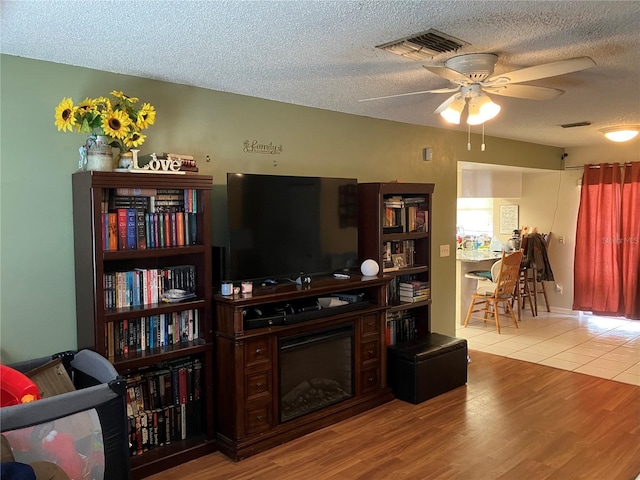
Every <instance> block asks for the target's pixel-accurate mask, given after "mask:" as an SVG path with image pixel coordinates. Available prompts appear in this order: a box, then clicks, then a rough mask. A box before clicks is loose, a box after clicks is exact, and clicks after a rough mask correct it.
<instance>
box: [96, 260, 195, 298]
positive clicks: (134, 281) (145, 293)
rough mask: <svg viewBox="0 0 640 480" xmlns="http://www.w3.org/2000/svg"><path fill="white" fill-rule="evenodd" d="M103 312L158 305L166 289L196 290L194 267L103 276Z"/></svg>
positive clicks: (164, 268) (141, 269) (175, 267)
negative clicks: (105, 310)
mask: <svg viewBox="0 0 640 480" xmlns="http://www.w3.org/2000/svg"><path fill="white" fill-rule="evenodd" d="M103 281H104V306H105V308H106V309H113V308H123V307H137V306H141V305H153V304H156V303H159V302H160V300H161V299H162V295H163V294H164V292H166V291H167V290H171V289H176V288H177V289H180V290H184V291H186V292H189V293H193V292H195V290H196V267H195V265H176V266H172V267H163V268H150V269H143V268H137V269H134V270H128V271H123V272H108V273H105V274H104V275H103Z"/></svg>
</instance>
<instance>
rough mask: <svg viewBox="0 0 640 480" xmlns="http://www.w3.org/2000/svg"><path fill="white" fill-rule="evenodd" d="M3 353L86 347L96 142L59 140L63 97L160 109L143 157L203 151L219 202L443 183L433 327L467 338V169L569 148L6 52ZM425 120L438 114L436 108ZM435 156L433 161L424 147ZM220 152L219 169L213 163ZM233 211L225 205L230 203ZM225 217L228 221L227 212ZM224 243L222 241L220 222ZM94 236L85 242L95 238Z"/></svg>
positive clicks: (1, 67)
mask: <svg viewBox="0 0 640 480" xmlns="http://www.w3.org/2000/svg"><path fill="white" fill-rule="evenodd" d="M0 75H1V78H0V81H1V83H0V89H1V90H0V92H1V104H0V114H1V115H0V162H1V163H0V184H1V189H0V220H1V223H0V249H1V250H0V254H1V258H0V353H1V355H2V361H3V362H5V363H11V362H15V361H20V360H24V359H28V358H34V357H39V356H43V355H48V354H51V353H54V352H57V351H61V350H66V349H74V348H76V333H75V322H76V319H75V297H74V295H75V293H74V269H73V232H72V229H73V227H72V211H71V174H72V173H73V172H74V171H75V170H76V169H77V156H78V155H77V150H78V147H79V146H80V145H81V144H82V143H84V140H85V138H84V137H83V136H82V135H81V134H77V133H64V134H63V133H60V132H58V131H57V129H56V127H55V125H54V110H55V107H56V106H57V105H58V103H59V102H60V100H61V99H62V98H63V97H71V98H73V100H74V101H75V102H76V103H77V102H80V101H81V100H83V99H84V98H85V97H87V96H88V97H96V96H100V95H108V94H109V92H111V91H112V90H122V91H124V92H125V93H126V94H128V95H130V96H136V97H139V98H140V99H141V101H144V102H149V103H151V104H152V105H154V106H155V107H156V110H157V122H156V125H154V126H153V127H151V128H150V129H149V130H147V133H148V140H147V142H146V143H145V144H144V145H143V146H142V149H141V154H148V153H151V152H154V151H155V152H158V153H160V152H165V151H171V152H178V153H191V154H193V155H195V156H196V158H197V160H198V164H199V168H200V171H201V173H203V174H209V175H213V177H214V182H215V183H216V188H215V194H214V197H219V193H220V192H221V191H222V189H223V187H222V184H224V182H225V178H226V173H227V172H250V173H273V174H287V175H318V176H336V177H342V176H344V177H356V178H358V180H359V181H389V180H398V181H401V182H432V183H435V184H436V188H435V195H434V202H433V203H434V214H433V219H432V222H433V225H432V229H433V253H432V256H433V273H432V278H433V285H432V293H433V298H434V302H433V307H432V316H433V325H432V327H433V330H434V331H438V332H441V333H445V334H453V333H454V331H455V290H456V287H455V256H453V255H452V256H449V257H444V258H440V257H439V256H438V252H439V245H441V244H449V245H450V247H451V252H452V253H453V252H454V245H453V242H454V238H455V218H456V163H457V161H459V160H465V161H474V162H482V163H497V164H504V165H517V166H524V167H539V168H550V169H555V168H559V160H558V159H559V158H560V155H561V153H562V150H561V149H558V148H554V147H546V146H540V145H534V144H528V143H521V142H515V141H508V140H501V139H495V138H487V148H488V151H487V152H480V151H479V145H480V138H479V136H478V135H473V136H472V142H473V145H474V150H473V151H471V152H467V150H466V145H467V135H466V133H463V132H452V131H448V130H443V129H435V128H428V127H421V126H416V125H408V124H402V123H397V122H390V121H384V120H375V119H371V118H366V117H360V116H355V115H347V114H341V113H336V112H330V111H326V110H319V109H313V108H307V107H300V106H295V105H290V104H285V103H279V102H272V101H268V100H264V99H258V98H252V97H246V96H241V95H233V94H228V93H221V92H216V91H211V90H205V89H201V88H195V87H189V86H184V85H177V84H172V83H166V82H161V81H156V80H149V79H142V78H136V77H130V76H125V75H119V74H113V73H106V72H100V71H95V70H89V69H85V68H78V67H70V66H65V65H59V64H53V63H49V62H43V61H36V60H28V59H22V58H18V57H11V56H6V55H3V56H1V57H0ZM425 114H427V113H425ZM245 140H249V141H252V140H257V141H258V142H261V143H269V142H272V143H274V144H278V145H282V146H283V152H282V154H280V155H258V154H248V153H245V152H243V142H244V141H245ZM427 146H428V147H431V148H432V149H433V160H432V161H431V162H423V161H422V149H423V148H424V147H427ZM206 155H209V156H210V158H211V161H210V162H209V163H207V162H206V161H205V160H204V158H205V156H206ZM218 210H221V209H218ZM219 216H220V215H218V217H219ZM220 220H221V219H220V218H214V220H213V227H214V238H219V236H218V234H217V233H216V230H215V226H216V224H217V222H219V221H220ZM88 240H89V239H88V238H87V241H88Z"/></svg>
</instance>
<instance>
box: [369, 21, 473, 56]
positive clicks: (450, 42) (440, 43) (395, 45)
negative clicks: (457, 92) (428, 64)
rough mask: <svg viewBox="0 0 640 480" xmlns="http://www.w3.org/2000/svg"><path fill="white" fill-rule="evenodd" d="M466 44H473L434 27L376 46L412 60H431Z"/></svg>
mask: <svg viewBox="0 0 640 480" xmlns="http://www.w3.org/2000/svg"><path fill="white" fill-rule="evenodd" d="M465 45H471V44H470V43H468V42H465V41H464V40H459V39H457V38H455V37H452V36H451V35H447V34H446V33H442V32H439V31H438V30H434V29H433V28H432V29H429V30H427V31H426V32H422V33H419V34H416V35H411V36H409V37H406V38H401V39H400V40H394V41H393V42H389V43H385V44H384V45H378V46H377V47H376V48H380V49H382V50H386V51H388V52H391V53H395V54H396V55H400V56H403V57H406V58H410V59H411V60H430V59H431V58H433V56H434V55H438V54H441V53H450V52H456V51H457V50H458V49H459V48H461V47H464V46H465Z"/></svg>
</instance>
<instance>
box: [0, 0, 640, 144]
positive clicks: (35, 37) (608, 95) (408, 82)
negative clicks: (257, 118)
mask: <svg viewBox="0 0 640 480" xmlns="http://www.w3.org/2000/svg"><path fill="white" fill-rule="evenodd" d="M639 25H640V1H577V2H562V1H550V2H547V1H525V2H523V1H402V0H397V1H393V0H387V1H373V0H363V1H352V0H337V1H327V0H315V1H312V0H297V1H270V0H260V1H237V0H220V1H216V0H212V1H175V0H174V1H151V0H148V1H135V0H133V1H126V2H125V1H102V2H93V1H45V0H41V1H26V0H22V1H5V0H2V3H1V33H0V40H1V52H2V53H5V54H9V55H16V56H20V57H27V58H33V59H40V60H47V61H51V62H56V63H62V64H69V65H76V66H83V67H88V68H92V69H98V70H104V71H109V72H117V73H123V74H128V75H134V76H140V77H146V78H153V79H159V80H164V81H168V82H174V83H180V84H186V85H194V86H198V87H203V88H208V89H213V90H218V91H224V92H233V93H238V94H243V95H249V96H254V97H260V98H266V99H271V100H277V101H281V102H287V103H292V104H297V105H306V106H311V107H317V108H322V109H327V110H333V111H338V112H346V113H352V114H357V115H364V116H368V117H374V118H381V119H388V120H395V121H399V122H406V123H412V124H419V125H430V126H435V127H441V128H448V129H454V128H455V129H460V130H465V129H466V126H464V125H460V126H451V125H449V124H446V123H445V122H444V121H443V120H441V118H440V116H439V115H435V114H434V113H433V110H434V109H435V108H436V107H437V106H438V105H439V104H440V103H442V102H443V101H444V99H446V98H447V97H446V95H443V94H424V95H413V96H406V97H399V98H392V99H385V100H378V101H372V102H358V99H362V98H369V97H377V96H383V95H392V94H398V93H405V92H412V91H420V90H428V89H433V88H442V87H446V86H448V85H449V83H448V82H447V81H446V80H444V79H442V78H441V77H438V76H437V75H434V74H433V73H430V72H428V71H427V70H425V69H424V68H422V63H421V62H417V61H413V60H407V59H405V58H403V57H400V56H397V55H394V54H391V53H389V52H386V51H383V50H380V49H376V48H375V46H376V45H380V44H384V43H387V42H390V41H393V40H397V39H400V38H403V37H406V36H409V35H412V34H416V33H420V32H423V31H425V30H428V29H430V28H435V29H437V30H439V31H441V32H444V33H447V34H449V35H452V36H454V37H456V38H459V39H462V40H464V41H466V42H469V43H470V45H468V46H465V47H463V48H462V49H460V50H459V51H458V52H457V54H462V53H477V52H483V53H484V52H492V53H496V54H498V55H499V60H498V63H497V65H496V69H495V72H496V73H504V72H508V71H512V70H516V69H519V68H524V67H529V66H534V65H538V64H542V63H548V62H553V61H557V60H562V59H566V58H571V57H577V56H589V57H591V58H593V59H594V60H595V62H596V63H597V66H596V67H593V68H591V69H588V70H584V71H580V72H575V73H571V74H567V75H563V76H558V77H552V78H547V79H542V80H537V81H535V82H531V84H533V85H540V86H548V87H554V88H559V89H562V90H565V92H566V93H565V94H564V95H562V96H561V97H559V98H558V99H555V100H551V101H533V100H522V99H515V98H507V97H494V101H496V102H497V103H499V104H500V105H501V106H502V111H501V112H500V114H499V115H498V117H496V118H495V119H493V120H491V121H489V122H487V123H486V126H485V133H486V134H487V135H492V136H497V137H502V138H511V139H516V140H523V141H529V142H534V143H541V144H546V145H554V146H560V147H571V146H580V145H594V144H599V143H605V142H606V140H604V138H603V137H602V135H601V134H600V133H599V132H598V129H599V128H602V127H605V126H610V125H616V124H640V27H639ZM89 26H90V28H89ZM453 55H454V54H440V55H437V56H434V57H433V58H432V60H430V61H429V63H431V64H441V63H443V62H444V61H445V60H446V59H447V58H450V57H451V56H453ZM423 63H426V62H423ZM581 121H589V122H591V123H592V125H591V126H586V127H577V128H573V129H563V128H561V127H560V126H559V125H561V124H566V123H574V122H581ZM472 128H473V129H474V130H475V131H479V127H472Z"/></svg>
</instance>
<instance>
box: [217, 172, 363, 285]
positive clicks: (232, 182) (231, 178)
mask: <svg viewBox="0 0 640 480" xmlns="http://www.w3.org/2000/svg"><path fill="white" fill-rule="evenodd" d="M357 188H358V185H357V180H356V179H354V178H325V177H296V176H285V175H260V174H241V173H228V174H227V214H228V227H229V244H228V246H227V255H226V257H227V268H226V273H227V276H228V277H229V279H230V280H264V279H274V280H276V281H278V280H280V279H285V278H289V279H293V280H295V279H296V278H297V277H298V276H300V274H301V273H302V274H304V275H305V276H313V275H319V274H328V273H334V272H338V271H346V270H348V269H352V268H355V267H357V266H358V195H357Z"/></svg>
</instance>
